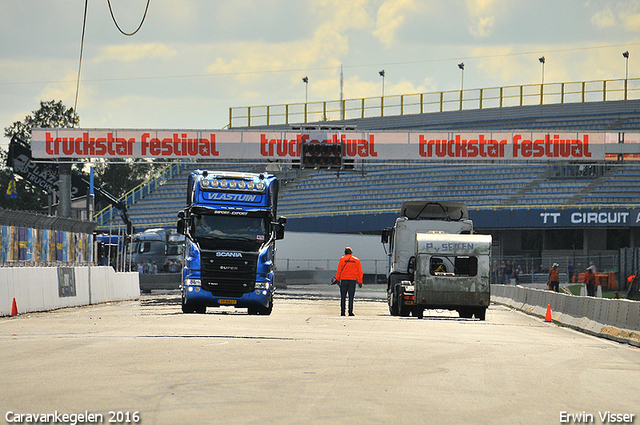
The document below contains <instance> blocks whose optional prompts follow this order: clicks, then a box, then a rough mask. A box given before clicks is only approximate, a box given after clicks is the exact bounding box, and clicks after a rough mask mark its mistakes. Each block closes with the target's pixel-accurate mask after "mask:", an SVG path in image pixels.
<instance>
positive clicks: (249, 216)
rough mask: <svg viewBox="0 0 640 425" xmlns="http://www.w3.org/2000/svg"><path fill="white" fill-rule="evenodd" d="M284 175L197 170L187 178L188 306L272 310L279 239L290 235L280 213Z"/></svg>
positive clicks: (182, 226) (182, 227) (182, 223)
mask: <svg viewBox="0 0 640 425" xmlns="http://www.w3.org/2000/svg"><path fill="white" fill-rule="evenodd" d="M277 201H278V180H277V179H276V177H275V176H272V175H269V174H254V173H237V172H217V171H201V170H196V171H194V172H192V173H191V174H190V176H189V179H188V183H187V206H186V208H185V209H184V210H183V211H180V213H179V214H178V218H179V220H178V232H179V233H182V234H184V235H185V236H186V241H185V249H184V259H183V269H182V270H183V276H182V286H181V291H182V311H183V312H185V313H195V312H197V313H204V312H205V311H206V308H207V307H220V306H233V307H236V308H247V309H248V312H249V314H265V315H268V314H271V311H272V309H273V294H274V292H275V287H274V285H273V283H274V279H273V272H274V270H273V269H274V265H275V260H274V258H275V257H274V256H275V241H276V240H277V239H282V238H284V224H285V222H286V219H285V218H284V217H277V215H276V214H277V203H278V202H277Z"/></svg>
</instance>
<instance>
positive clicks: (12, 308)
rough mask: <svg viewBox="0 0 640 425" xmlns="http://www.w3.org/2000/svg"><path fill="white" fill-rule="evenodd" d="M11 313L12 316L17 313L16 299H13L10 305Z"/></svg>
mask: <svg viewBox="0 0 640 425" xmlns="http://www.w3.org/2000/svg"><path fill="white" fill-rule="evenodd" d="M11 315H12V316H17V315H18V305H17V304H16V299H15V298H14V299H13V304H12V305H11Z"/></svg>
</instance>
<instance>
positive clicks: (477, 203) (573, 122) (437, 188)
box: [103, 100, 640, 231]
mask: <svg viewBox="0 0 640 425" xmlns="http://www.w3.org/2000/svg"><path fill="white" fill-rule="evenodd" d="M327 124H330V125H331V126H343V125H344V126H350V127H356V128H358V129H362V130H369V131H370V130H405V131H441V130H445V129H448V130H451V129H455V130H456V131H462V130H465V129H466V130H469V129H474V130H482V131H505V130H532V131H535V130H545V131H585V130H589V131H609V132H612V131H620V132H623V131H627V132H628V131H638V129H640V100H627V101H609V102H590V103H572V104H553V105H530V106H522V107H510V108H494V109H483V110H465V111H448V112H440V113H429V114H418V115H402V116H394V117H372V118H363V119H355V120H344V121H334V122H330V123H327V122H322V123H315V125H327ZM308 125H314V124H308ZM250 128H251V129H252V130H256V129H263V130H266V129H269V130H278V129H288V128H290V126H282V125H277V126H269V127H260V126H256V127H250ZM268 165H269V164H267V163H263V164H256V163H250V162H243V161H238V162H236V163H229V162H228V161H227V162H225V163H215V162H214V163H210V162H209V163H201V162H192V163H186V164H183V167H184V169H183V170H182V171H181V172H180V173H179V174H177V175H176V176H174V177H172V178H170V179H164V180H166V182H163V184H162V185H158V186H157V188H155V190H150V191H148V192H149V193H148V194H147V195H146V196H144V197H143V198H142V199H140V200H139V201H138V202H137V203H135V204H133V205H130V217H131V220H132V221H133V223H134V225H135V226H136V227H137V228H148V227H152V226H158V225H160V226H166V225H172V224H173V223H174V222H175V219H176V214H177V212H178V211H179V210H180V209H182V208H183V207H184V193H185V192H184V191H185V187H186V176H187V175H188V173H189V172H190V171H191V170H193V169H196V168H216V169H220V168H223V169H234V170H243V171H264V170H265V168H266V167H267V166H268ZM271 167H273V164H271ZM562 167H566V168H567V169H568V168H569V166H568V165H566V164H565V165H558V164H547V163H540V162H529V163H526V162H520V163H504V162H498V163H489V162H484V163H480V162H472V163H464V162H445V161H440V162H436V161H430V162H394V163H379V162H375V161H369V162H361V163H359V164H358V165H357V167H356V169H354V170H343V171H341V172H335V171H334V172H329V171H326V170H320V171H318V170H296V169H292V168H291V166H290V164H289V165H287V164H282V165H279V166H278V168H277V170H278V171H277V172H276V174H278V175H279V177H280V178H281V181H282V185H281V196H280V201H279V212H280V213H281V214H283V215H286V216H288V217H290V218H292V219H294V222H295V219H296V218H302V217H315V216H321V215H328V216H336V215H340V214H354V213H356V214H365V215H367V214H368V215H371V214H373V215H375V214H381V213H390V214H395V213H397V211H399V208H400V205H401V204H402V202H403V201H404V200H406V199H410V198H426V199H438V200H452V201H464V202H466V203H467V204H468V206H469V207H470V209H472V210H473V209H487V208H490V209H495V208H531V207H540V208H549V207H570V206H593V205H598V206H602V205H627V206H629V205H636V204H640V193H639V191H638V188H640V167H637V166H636V165H635V163H628V164H625V163H619V162H617V161H610V162H609V163H608V164H607V165H606V166H604V165H602V164H601V165H600V166H599V167H598V169H599V170H600V171H599V172H597V173H593V172H586V171H584V172H581V171H580V170H578V172H573V173H566V172H563V173H559V172H558V168H562ZM585 167H586V168H593V166H591V165H587V166H582V167H581V168H585ZM571 168H572V169H575V168H576V166H572V167H571ZM373 223H374V225H377V220H374V222H373ZM105 226H108V222H104V223H103V227H105ZM293 227H294V228H295V227H296V226H295V224H293ZM335 230H336V231H348V230H349V229H335ZM363 230H364V231H377V230H378V229H377V228H375V229H374V228H370V229H362V228H360V229H359V231H363Z"/></svg>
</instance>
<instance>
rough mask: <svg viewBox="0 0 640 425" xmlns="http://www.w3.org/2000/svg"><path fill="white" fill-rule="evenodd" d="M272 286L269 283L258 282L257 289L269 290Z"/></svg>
mask: <svg viewBox="0 0 640 425" xmlns="http://www.w3.org/2000/svg"><path fill="white" fill-rule="evenodd" d="M269 287H271V284H270V283H269V282H256V289H269Z"/></svg>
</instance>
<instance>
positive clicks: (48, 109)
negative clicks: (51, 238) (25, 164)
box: [0, 100, 80, 211]
mask: <svg viewBox="0 0 640 425" xmlns="http://www.w3.org/2000/svg"><path fill="white" fill-rule="evenodd" d="M79 122H80V117H79V116H78V114H77V113H76V112H75V111H74V110H73V108H68V109H67V107H66V106H64V105H63V104H62V101H57V102H56V101H55V100H49V101H40V109H38V110H36V111H32V115H27V116H26V117H25V118H24V120H23V121H16V122H14V123H13V124H11V125H10V126H9V127H5V129H4V135H5V137H8V138H9V139H11V138H12V137H13V136H14V135H16V134H20V135H21V136H22V137H23V139H24V140H25V141H27V142H31V129H32V128H68V127H75V126H77V125H78V123H79ZM0 160H1V161H2V163H1V164H0V190H2V191H3V192H4V191H6V189H7V187H8V185H9V181H10V180H11V177H12V174H13V172H12V170H11V168H9V167H8V166H7V152H6V151H4V150H2V149H0ZM16 190H17V192H18V197H17V198H15V199H12V198H7V197H6V196H4V193H0V207H2V208H6V209H13V210H23V211H24V210H27V211H44V210H45V208H46V207H47V204H48V199H47V194H46V193H44V192H43V191H42V190H41V189H40V188H38V187H36V186H33V185H32V184H31V183H29V182H28V181H26V180H24V179H16Z"/></svg>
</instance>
